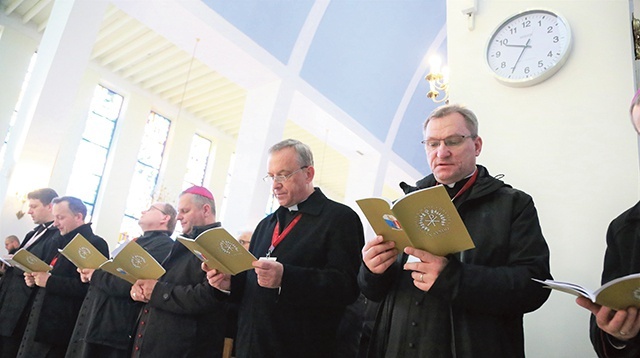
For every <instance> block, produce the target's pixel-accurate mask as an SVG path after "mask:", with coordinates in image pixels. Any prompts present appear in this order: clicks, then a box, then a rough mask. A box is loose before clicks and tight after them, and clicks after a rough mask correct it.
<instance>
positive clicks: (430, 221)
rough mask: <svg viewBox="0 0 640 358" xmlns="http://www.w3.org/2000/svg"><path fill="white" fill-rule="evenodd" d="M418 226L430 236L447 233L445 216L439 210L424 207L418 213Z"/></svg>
mask: <svg viewBox="0 0 640 358" xmlns="http://www.w3.org/2000/svg"><path fill="white" fill-rule="evenodd" d="M418 225H419V226H420V228H421V229H422V230H424V231H425V232H426V233H428V234H430V235H435V234H441V233H443V232H447V231H449V226H448V225H447V216H446V215H445V213H444V211H443V210H441V209H440V208H431V207H425V208H424V209H422V211H420V212H419V213H418Z"/></svg>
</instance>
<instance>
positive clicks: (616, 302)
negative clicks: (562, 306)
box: [532, 273, 640, 310]
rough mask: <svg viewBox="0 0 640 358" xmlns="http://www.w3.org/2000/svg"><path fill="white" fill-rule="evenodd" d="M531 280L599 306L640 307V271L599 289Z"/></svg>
mask: <svg viewBox="0 0 640 358" xmlns="http://www.w3.org/2000/svg"><path fill="white" fill-rule="evenodd" d="M532 280H534V281H536V282H540V283H541V284H543V285H544V287H546V288H550V289H554V290H558V291H561V292H566V293H569V294H572V295H574V296H578V297H580V296H582V297H586V298H588V299H590V300H591V301H592V302H594V303H597V304H599V305H601V306H606V307H609V308H613V309H615V310H624V309H627V307H638V308H640V273H634V274H631V275H627V276H623V277H619V278H616V279H615V280H611V281H609V282H607V283H605V284H604V285H602V287H600V288H599V289H597V290H595V291H590V290H588V289H586V288H584V287H582V286H580V285H577V284H575V283H570V282H562V281H554V280H544V281H542V280H538V279H535V278H533V279H532Z"/></svg>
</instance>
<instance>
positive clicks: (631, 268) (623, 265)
mask: <svg viewBox="0 0 640 358" xmlns="http://www.w3.org/2000/svg"><path fill="white" fill-rule="evenodd" d="M629 112H630V114H631V123H632V124H633V126H634V128H635V130H636V132H637V133H638V134H640V90H638V92H636V95H635V96H634V97H633V100H632V101H631V108H630V110H629ZM639 254H640V202H638V203H637V204H636V205H634V206H633V207H631V208H630V209H628V210H626V211H625V212H623V213H622V214H620V215H619V216H618V217H617V218H616V219H614V220H613V221H612V222H611V224H610V225H609V229H608V230H607V251H606V253H605V256H604V268H603V270H602V283H603V284H605V283H607V282H609V281H611V280H613V279H616V278H618V277H622V276H626V275H629V274H632V273H640V256H639ZM576 301H577V302H578V304H579V305H580V306H582V307H584V308H586V309H588V310H589V311H591V313H593V315H592V316H591V324H590V325H591V329H590V336H591V343H592V344H593V347H594V349H595V351H596V353H598V357H612V358H613V357H628V358H636V357H640V335H639V334H638V332H639V331H640V310H639V309H638V308H637V307H629V308H627V309H626V310H619V311H615V310H613V309H610V308H608V307H604V306H600V305H597V304H595V303H593V302H591V301H589V300H588V299H585V298H578V299H577V300H576Z"/></svg>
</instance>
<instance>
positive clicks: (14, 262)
mask: <svg viewBox="0 0 640 358" xmlns="http://www.w3.org/2000/svg"><path fill="white" fill-rule="evenodd" d="M0 260H1V261H2V262H4V263H6V264H7V265H9V266H13V267H17V268H19V269H21V270H22V271H24V272H27V273H32V272H49V271H51V269H53V267H51V265H49V264H47V263H46V262H44V261H42V260H40V258H38V256H36V255H34V254H32V253H30V252H29V251H27V250H25V249H20V250H18V252H16V253H15V254H13V255H8V256H4V257H3V258H2V259H0Z"/></svg>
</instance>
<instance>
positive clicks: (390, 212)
mask: <svg viewBox="0 0 640 358" xmlns="http://www.w3.org/2000/svg"><path fill="white" fill-rule="evenodd" d="M356 203H358V206H360V209H361V210H362V212H363V213H364V215H365V216H366V217H367V220H368V221H369V224H371V227H372V228H373V231H375V233H376V234H377V235H382V236H383V237H384V239H385V240H388V241H394V242H395V243H396V248H397V249H398V250H400V251H401V252H402V250H403V249H404V248H405V247H407V246H412V247H415V248H417V249H421V250H425V251H429V252H430V253H432V254H435V255H440V256H444V255H447V254H451V253H455V252H459V251H464V250H468V249H472V248H474V247H475V245H474V244H473V241H472V240H471V237H470V236H469V232H468V231H467V228H466V227H465V226H464V223H463V222H462V219H461V218H460V215H459V214H458V211H457V210H456V208H455V206H453V203H452V202H451V198H450V197H449V194H447V191H446V190H445V188H444V187H443V186H442V185H437V186H434V187H431V188H426V189H421V190H417V191H414V192H412V193H409V194H407V195H405V196H403V197H402V198H400V199H398V200H397V201H396V202H395V203H393V204H392V203H391V202H390V201H389V200H387V199H384V198H366V199H360V200H357V201H356Z"/></svg>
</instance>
